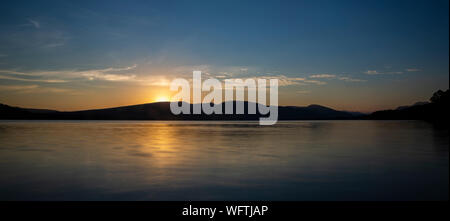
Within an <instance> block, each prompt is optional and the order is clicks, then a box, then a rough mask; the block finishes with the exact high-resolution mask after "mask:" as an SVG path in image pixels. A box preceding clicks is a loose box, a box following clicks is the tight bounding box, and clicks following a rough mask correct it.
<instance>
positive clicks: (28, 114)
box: [0, 101, 363, 120]
mask: <svg viewBox="0 0 450 221" xmlns="http://www.w3.org/2000/svg"><path fill="white" fill-rule="evenodd" d="M189 105H190V107H191V110H192V109H193V108H192V107H193V106H194V105H200V104H189ZM247 105H248V102H244V106H245V114H232V115H225V114H222V115H215V114H212V115H206V114H200V115H194V114H190V115H183V114H180V115H174V114H172V112H171V111H170V103H169V102H158V103H148V104H140V105H132V106H123V107H115V108H106V109H96V110H84V111H70V112H67V111H54V110H41V109H27V108H20V107H11V106H8V105H3V104H0V119H30V120H33V119H35V120H39V119H41V120H259V118H260V117H262V116H263V115H261V114H256V115H255V114H247V113H248V111H247V107H248V106H247ZM233 106H234V113H235V108H236V101H234V105H233ZM224 110H225V103H222V112H223V113H224ZM362 115H363V114H361V113H357V112H346V111H337V110H334V109H331V108H328V107H324V106H320V105H310V106H307V107H296V106H279V108H278V120H332V119H342V120H343V119H355V118H356V117H360V116H362Z"/></svg>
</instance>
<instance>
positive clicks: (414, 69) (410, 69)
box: [405, 68, 421, 72]
mask: <svg viewBox="0 0 450 221" xmlns="http://www.w3.org/2000/svg"><path fill="white" fill-rule="evenodd" d="M405 71H407V72H417V71H421V70H420V69H418V68H407V69H406V70H405Z"/></svg>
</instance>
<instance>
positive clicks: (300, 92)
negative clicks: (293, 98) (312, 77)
mask: <svg viewBox="0 0 450 221" xmlns="http://www.w3.org/2000/svg"><path fill="white" fill-rule="evenodd" d="M295 93H297V94H309V93H310V91H296V92H295Z"/></svg>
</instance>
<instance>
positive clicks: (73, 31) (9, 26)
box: [0, 0, 449, 112]
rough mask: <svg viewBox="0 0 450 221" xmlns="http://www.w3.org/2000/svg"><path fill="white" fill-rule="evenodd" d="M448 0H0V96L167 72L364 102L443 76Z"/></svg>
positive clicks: (96, 95) (131, 100) (422, 93)
mask: <svg viewBox="0 0 450 221" xmlns="http://www.w3.org/2000/svg"><path fill="white" fill-rule="evenodd" d="M448 9H449V1H448V0H435V1H380V0H377V1H317V0H314V1H313V0H311V1H282V2H281V1H157V2H156V1H155V2H153V1H122V2H119V1H95V2H94V1H39V2H38V1H30V2H28V1H2V3H1V7H0V103H4V104H8V105H12V106H21V107H30V108H46V109H57V110H80V109H90V108H103V107H114V106H121V105H131V104H141V103H149V102H154V101H158V100H164V99H166V98H168V97H170V95H171V94H170V92H169V86H168V84H169V83H170V81H171V80H172V79H173V78H176V77H185V78H191V77H192V71H194V70H201V71H203V72H204V73H205V75H204V78H206V77H207V76H211V77H217V78H222V79H223V78H244V79H245V78H254V77H264V76H270V77H274V78H278V79H279V80H280V86H281V87H280V89H279V102H280V105H298V106H303V105H309V104H320V105H324V106H328V107H331V108H335V109H340V110H351V111H362V112H370V111H374V110H379V109H386V108H395V107H397V106H400V105H408V104H413V103H415V102H417V101H426V100H428V98H429V97H430V96H431V95H432V93H433V92H434V91H436V90H438V89H447V88H448V87H449V62H448V60H449V40H448V38H449V11H448Z"/></svg>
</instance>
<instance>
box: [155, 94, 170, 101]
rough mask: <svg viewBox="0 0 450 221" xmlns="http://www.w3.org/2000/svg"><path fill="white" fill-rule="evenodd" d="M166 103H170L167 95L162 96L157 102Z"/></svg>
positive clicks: (157, 98)
mask: <svg viewBox="0 0 450 221" xmlns="http://www.w3.org/2000/svg"><path fill="white" fill-rule="evenodd" d="M164 101H170V98H169V96H166V95H160V96H158V97H156V99H155V102H164Z"/></svg>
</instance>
